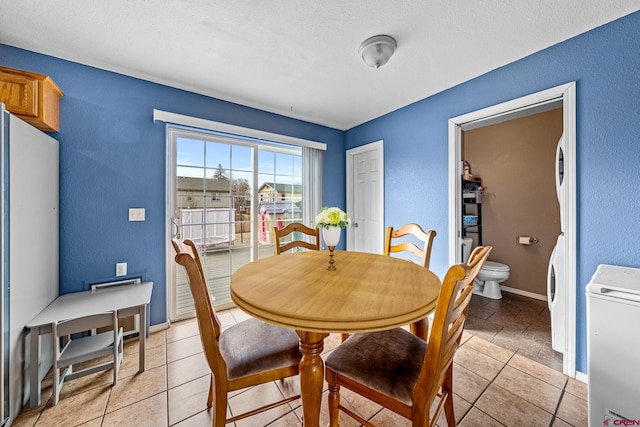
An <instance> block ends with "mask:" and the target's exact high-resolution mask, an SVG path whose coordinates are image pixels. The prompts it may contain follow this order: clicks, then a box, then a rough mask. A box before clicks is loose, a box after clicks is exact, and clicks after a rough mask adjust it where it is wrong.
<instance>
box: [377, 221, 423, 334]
mask: <svg viewBox="0 0 640 427" xmlns="http://www.w3.org/2000/svg"><path fill="white" fill-rule="evenodd" d="M435 237H436V231H435V230H429V231H424V230H423V229H422V227H420V225H418V224H415V223H409V224H406V225H403V226H402V227H400V228H397V229H395V228H393V227H387V233H386V235H385V239H384V255H387V256H391V254H395V253H402V254H403V255H406V256H407V259H408V260H409V261H411V262H414V263H416V264H418V265H421V266H423V267H424V268H429V261H430V260H431V246H432V245H433V239H434V238H435ZM410 328H411V333H413V334H414V335H416V336H418V337H420V338H422V339H423V340H425V341H426V339H427V336H428V335H429V318H428V317H425V318H424V319H422V320H419V321H417V322H414V323H412V324H411V325H410Z"/></svg>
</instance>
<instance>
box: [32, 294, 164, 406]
mask: <svg viewBox="0 0 640 427" xmlns="http://www.w3.org/2000/svg"><path fill="white" fill-rule="evenodd" d="M152 289H153V283H152V282H144V283H141V284H138V285H123V286H114V287H112V288H107V289H99V290H95V291H84V292H74V293H70V294H66V295H62V296H59V297H58V298H56V299H55V300H53V302H52V303H51V304H49V305H48V306H46V307H45V308H44V310H42V311H41V312H40V314H38V315H37V316H36V317H34V318H33V319H32V320H31V321H30V322H29V323H27V325H26V327H27V328H28V329H29V330H30V331H31V359H30V367H29V376H30V390H31V391H30V396H29V403H30V406H31V407H32V408H35V407H37V406H38V405H39V404H40V381H39V379H38V366H39V356H40V335H44V334H50V333H51V331H52V326H51V325H52V323H53V322H60V321H63V320H69V319H77V318H79V317H84V316H90V315H92V314H99V313H104V312H107V311H117V312H118V318H124V317H130V316H133V315H136V314H139V315H140V332H139V342H140V360H139V362H138V363H139V365H138V371H139V372H143V371H144V360H145V338H146V336H147V310H146V307H147V305H148V304H149V302H150V301H151V291H152Z"/></svg>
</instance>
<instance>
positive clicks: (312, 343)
mask: <svg viewBox="0 0 640 427" xmlns="http://www.w3.org/2000/svg"><path fill="white" fill-rule="evenodd" d="M296 332H297V333H298V336H299V337H300V352H301V353H302V360H301V361H300V390H301V398H302V409H303V423H304V425H305V427H319V426H320V404H321V402H322V386H323V384H324V362H323V361H322V358H321V357H320V353H322V350H323V349H324V339H325V338H326V337H327V336H328V335H329V334H327V333H325V332H306V331H296Z"/></svg>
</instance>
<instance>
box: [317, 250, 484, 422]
mask: <svg viewBox="0 0 640 427" xmlns="http://www.w3.org/2000/svg"><path fill="white" fill-rule="evenodd" d="M490 251H491V247H490V246H488V247H478V248H476V249H475V251H474V255H473V256H472V257H473V262H472V263H471V264H457V265H454V266H452V267H450V268H449V270H448V271H447V274H446V276H445V278H444V281H443V284H442V289H441V290H440V296H439V298H438V305H437V307H436V314H435V317H434V321H433V328H432V331H431V335H430V336H429V342H428V343H427V342H425V341H424V340H422V339H420V338H418V337H416V336H415V335H413V334H411V333H409V332H408V331H406V330H404V329H402V328H396V329H392V330H388V331H382V332H371V333H367V334H355V335H352V336H351V337H350V338H349V339H348V340H346V341H345V342H344V343H342V344H341V345H340V346H338V348H336V349H335V350H334V351H333V352H332V353H331V354H330V355H329V357H328V358H327V360H326V362H325V366H326V378H327V382H328V383H329V397H328V398H329V420H330V426H332V427H335V426H338V412H339V410H342V411H343V412H345V413H346V414H348V415H349V416H351V417H353V418H354V419H356V420H358V422H359V423H362V424H364V425H365V426H372V424H371V423H369V422H368V421H366V420H364V419H362V417H360V416H359V415H357V414H355V413H354V412H352V411H350V410H349V409H347V408H345V407H344V406H342V405H341V404H340V387H346V388H348V389H349V390H351V391H353V392H355V393H357V394H359V395H362V396H364V397H366V398H368V399H370V400H372V401H374V402H376V403H378V404H379V405H382V406H384V407H385V408H388V409H390V410H391V411H393V412H395V413H397V414H399V415H401V416H403V417H405V418H408V419H410V420H411V422H412V425H413V426H415V427H417V426H420V427H424V426H434V425H435V424H436V420H437V419H438V416H439V415H440V412H441V411H442V409H443V408H444V411H445V415H446V419H447V424H448V425H449V427H452V426H455V425H456V421H455V416H454V412H453V356H454V354H455V351H456V349H457V348H458V345H459V344H460V338H461V337H462V332H463V330H464V323H465V319H466V317H467V312H468V309H469V301H470V299H471V292H472V290H473V281H474V279H475V277H476V275H477V274H478V272H479V271H480V269H481V268H482V265H483V264H484V262H485V260H486V259H487V256H488V255H489V252H490ZM434 403H435V404H436V407H435V411H434V412H433V414H432V416H431V418H430V417H429V413H430V410H431V407H432V406H433V404H434Z"/></svg>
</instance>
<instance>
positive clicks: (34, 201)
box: [0, 103, 59, 425]
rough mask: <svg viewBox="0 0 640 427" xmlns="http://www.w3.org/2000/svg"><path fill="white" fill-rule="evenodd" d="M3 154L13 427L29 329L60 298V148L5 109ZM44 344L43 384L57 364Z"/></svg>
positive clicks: (6, 344)
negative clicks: (25, 327)
mask: <svg viewBox="0 0 640 427" xmlns="http://www.w3.org/2000/svg"><path fill="white" fill-rule="evenodd" d="M0 147H1V150H0V164H1V165H2V175H1V180H0V185H1V186H2V212H1V213H0V216H1V218H2V221H1V224H2V226H1V227H0V228H1V231H0V242H1V243H0V254H1V258H2V259H1V262H0V265H1V267H2V287H1V292H0V296H1V297H2V298H1V304H0V319H1V321H2V325H1V326H2V327H1V331H2V334H1V337H2V342H1V344H2V350H1V352H0V354H1V359H2V360H1V362H2V363H1V368H2V369H0V403H1V404H0V417H1V418H0V425H2V424H3V423H6V424H7V425H9V424H11V423H12V422H13V419H15V417H16V416H17V415H18V414H19V413H20V410H21V409H22V406H23V405H24V404H25V403H26V401H27V399H28V396H29V381H28V378H29V376H28V375H27V374H26V373H28V372H29V354H30V353H29V350H30V342H29V339H28V335H27V334H26V333H25V332H24V326H25V325H26V324H27V322H29V321H30V320H31V319H32V318H33V317H35V315H36V314H38V313H39V312H40V311H41V310H42V309H43V308H44V307H46V306H47V305H49V304H50V303H51V301H53V300H54V299H55V298H56V297H57V296H58V290H59V289H58V265H59V264H58V223H59V221H58V199H59V197H58V175H59V169H58V165H59V163H58V148H59V144H58V141H56V140H55V139H54V138H52V137H50V136H49V135H47V134H46V133H44V132H41V131H39V130H38V129H36V128H34V127H33V126H31V125H29V124H27V123H26V122H24V121H22V120H20V119H19V118H17V117H15V116H13V115H12V114H10V113H9V112H7V111H6V110H5V108H4V104H2V103H0ZM34 267H35V268H34ZM40 341H41V346H40V348H41V349H42V355H43V357H41V361H42V363H41V365H40V376H41V377H43V376H44V375H45V374H46V373H47V371H48V370H49V368H50V367H51V364H52V353H53V350H52V344H53V341H52V340H51V338H50V337H42V339H41V340H40Z"/></svg>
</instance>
